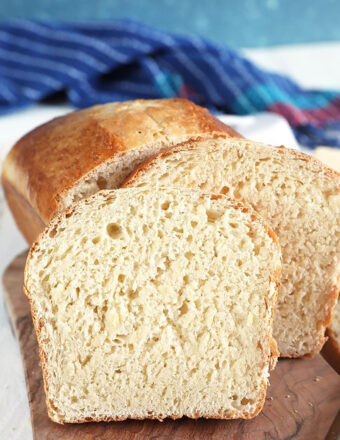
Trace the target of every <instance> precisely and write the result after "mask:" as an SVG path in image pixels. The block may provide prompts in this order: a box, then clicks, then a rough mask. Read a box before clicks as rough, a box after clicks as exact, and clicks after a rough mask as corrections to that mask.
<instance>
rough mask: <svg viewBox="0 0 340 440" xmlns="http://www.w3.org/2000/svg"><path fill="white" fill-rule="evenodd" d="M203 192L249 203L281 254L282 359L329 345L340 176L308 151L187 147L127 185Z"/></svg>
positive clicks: (338, 253)
mask: <svg viewBox="0 0 340 440" xmlns="http://www.w3.org/2000/svg"><path fill="white" fill-rule="evenodd" d="M148 185H151V186H153V187H156V186H157V185H163V186H164V185H165V186H167V185H172V186H179V187H198V188H201V189H203V190H205V191H208V192H209V191H211V192H212V193H215V194H219V193H224V194H228V195H230V197H233V198H235V199H237V200H245V201H247V202H249V203H250V204H251V205H252V206H253V207H254V208H255V209H256V210H257V211H258V212H259V213H260V214H261V215H262V216H263V217H264V218H265V219H266V220H267V221H268V223H269V224H270V225H271V226H272V228H273V230H274V232H275V233H276V235H277V237H278V239H279V242H280V245H281V248H282V255H283V266H282V277H281V280H280V284H281V285H280V289H279V298H278V304H277V309H276V315H275V321H274V337H275V338H276V340H277V342H278V347H279V351H280V354H281V355H282V356H288V357H300V356H311V355H314V354H316V353H318V352H319V351H320V349H321V347H322V345H323V344H324V342H325V337H324V333H325V328H326V326H327V324H328V323H329V320H330V316H331V312H332V309H333V307H334V305H335V302H336V299H337V296H338V288H339V269H340V266H339V260H340V175H339V174H338V173H336V172H335V171H332V170H331V169H329V168H327V167H326V166H324V165H322V164H321V162H319V161H318V160H316V159H313V158H312V157H310V156H307V155H305V154H303V153H300V152H297V151H294V150H289V149H285V148H283V147H282V148H276V147H272V146H268V145H264V144H260V143H256V142H252V141H249V140H242V139H225V140H223V139H222V140H218V139H217V140H202V141H197V142H189V143H187V144H184V145H182V146H179V147H176V148H174V149H172V150H171V151H169V152H167V153H164V154H160V155H159V156H158V157H157V158H155V159H153V160H151V161H150V162H148V163H146V164H145V165H142V166H141V167H140V168H139V169H138V170H137V171H136V172H135V173H134V175H132V176H131V178H130V179H128V181H127V182H126V183H125V186H148Z"/></svg>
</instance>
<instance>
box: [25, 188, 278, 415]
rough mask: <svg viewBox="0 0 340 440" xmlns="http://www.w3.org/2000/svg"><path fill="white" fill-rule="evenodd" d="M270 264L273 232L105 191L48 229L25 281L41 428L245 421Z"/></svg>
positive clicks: (257, 405)
mask: <svg viewBox="0 0 340 440" xmlns="http://www.w3.org/2000/svg"><path fill="white" fill-rule="evenodd" d="M280 264H281V263H280V250H279V246H278V244H277V241H276V238H275V235H274V234H273V233H272V232H271V230H270V229H268V227H266V226H265V225H264V224H263V222H262V220H261V219H259V217H258V216H257V214H255V212H254V211H253V210H252V208H251V207H246V206H244V205H243V204H240V203H235V202H232V201H230V200H229V199H227V198H226V197H225V196H216V197H215V196H209V195H203V194H202V193H201V192H199V191H194V190H191V191H190V190H183V191H181V190H178V189H162V190H159V191H157V192H154V191H151V190H149V189H144V188H142V189H136V188H131V189H122V190H117V191H103V192H99V193H97V194H96V195H94V196H91V197H90V198H88V199H84V200H81V201H80V202H79V203H77V204H75V205H74V206H73V207H72V208H69V209H68V210H66V211H65V212H64V213H62V214H60V215H58V216H57V217H56V218H55V219H54V220H53V221H52V222H51V224H50V225H49V226H48V228H47V229H46V230H45V232H44V233H43V234H42V235H41V236H40V238H39V240H38V241H37V242H36V243H35V244H34V245H33V247H32V249H31V251H30V254H29V256H28V259H27V264H26V271H25V291H26V294H27V295H28V297H29V299H30V303H31V309H32V316H33V319H34V324H35V329H36V332H37V337H38V341H39V346H40V353H41V361H42V368H43V376H44V384H45V391H46V399H47V406H48V411H49V415H50V417H51V418H52V419H53V420H54V421H56V422H59V423H65V422H79V423H80V422H86V421H100V420H124V419H126V418H134V419H144V418H156V419H163V418H165V417H172V418H178V417H182V416H184V415H186V416H188V417H192V418H197V417H210V418H225V419H228V418H251V417H253V416H255V415H256V414H257V413H258V412H259V411H260V410H261V408H262V406H263V403H264V399H265V393H266V387H267V378H268V368H269V367H270V365H271V364H273V362H275V360H276V356H277V351H276V344H275V342H274V340H273V339H272V316H273V311H274V306H275V300H276V296H277V284H278V275H279V272H280Z"/></svg>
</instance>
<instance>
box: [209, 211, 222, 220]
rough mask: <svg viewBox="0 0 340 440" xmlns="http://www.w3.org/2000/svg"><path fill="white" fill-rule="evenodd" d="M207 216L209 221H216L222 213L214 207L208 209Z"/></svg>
mask: <svg viewBox="0 0 340 440" xmlns="http://www.w3.org/2000/svg"><path fill="white" fill-rule="evenodd" d="M207 217H208V222H209V223H215V221H216V220H217V219H218V218H220V217H221V214H220V213H219V212H217V211H214V210H212V209H207Z"/></svg>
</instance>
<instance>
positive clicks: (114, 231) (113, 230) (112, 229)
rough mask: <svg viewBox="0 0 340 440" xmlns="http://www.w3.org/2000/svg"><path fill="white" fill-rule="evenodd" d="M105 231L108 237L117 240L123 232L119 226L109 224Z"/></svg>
mask: <svg viewBox="0 0 340 440" xmlns="http://www.w3.org/2000/svg"><path fill="white" fill-rule="evenodd" d="M106 231H107V234H108V236H109V237H111V238H113V239H117V238H119V237H121V236H122V234H123V231H122V228H121V226H120V225H118V224H117V223H109V224H108V225H107V227H106Z"/></svg>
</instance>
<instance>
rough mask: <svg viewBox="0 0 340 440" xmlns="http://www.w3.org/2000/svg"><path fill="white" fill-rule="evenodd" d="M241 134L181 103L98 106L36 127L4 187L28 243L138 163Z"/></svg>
mask: <svg viewBox="0 0 340 440" xmlns="http://www.w3.org/2000/svg"><path fill="white" fill-rule="evenodd" d="M217 135H224V136H228V135H238V134H237V133H236V132H235V131H233V130H232V129H231V128H230V127H227V126H226V125H224V124H222V123H221V122H220V121H219V120H217V119H215V118H214V117H213V116H211V115H210V114H209V112H208V110H206V109H203V108H201V107H198V106H196V105H194V104H193V103H192V102H190V101H187V100H185V99H163V100H162V99H161V100H149V101H147V100H138V101H130V102H124V103H112V104H106V105H98V106H96V107H92V108H89V109H86V110H81V111H77V112H73V113H70V114H68V115H66V116H62V117H59V118H56V119H54V120H52V121H51V122H48V123H47V124H45V125H42V126H41V127H38V128H36V129H35V130H33V131H32V132H30V133H29V134H27V135H26V136H24V137H23V138H22V139H20V140H19V142H18V143H17V144H16V145H15V146H14V147H13V149H12V150H11V151H10V153H9V155H8V156H7V158H6V160H5V162H4V166H3V174H2V184H3V187H4V191H5V195H6V198H7V201H8V204H9V206H10V208H11V210H12V212H13V215H14V218H15V220H16V222H17V225H18V227H19V229H20V230H21V231H22V233H23V235H24V236H25V237H26V239H27V241H28V242H29V243H32V242H33V241H34V240H35V239H36V237H37V236H38V234H39V233H40V232H41V231H42V230H43V228H44V226H45V224H46V223H47V222H48V221H49V220H50V218H51V217H52V216H53V215H54V214H55V213H56V212H58V211H60V210H63V209H65V208H66V207H68V206H70V205H71V204H72V203H73V202H75V201H77V200H79V199H81V198H82V197H86V196H89V195H91V194H94V193H95V192H97V191H99V190H101V189H112V188H117V187H118V186H119V185H120V184H121V183H122V182H123V180H124V179H125V178H126V177H127V176H128V174H130V173H131V171H133V170H134V169H135V167H136V166H137V165H139V164H140V163H141V162H142V161H143V160H145V159H147V158H149V157H150V156H152V155H153V154H155V153H156V152H158V151H159V150H161V149H163V148H167V147H170V146H173V145H176V144H178V143H180V142H183V141H185V140H189V139H193V138H197V137H199V136H201V137H206V136H212V137H213V136H217Z"/></svg>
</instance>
